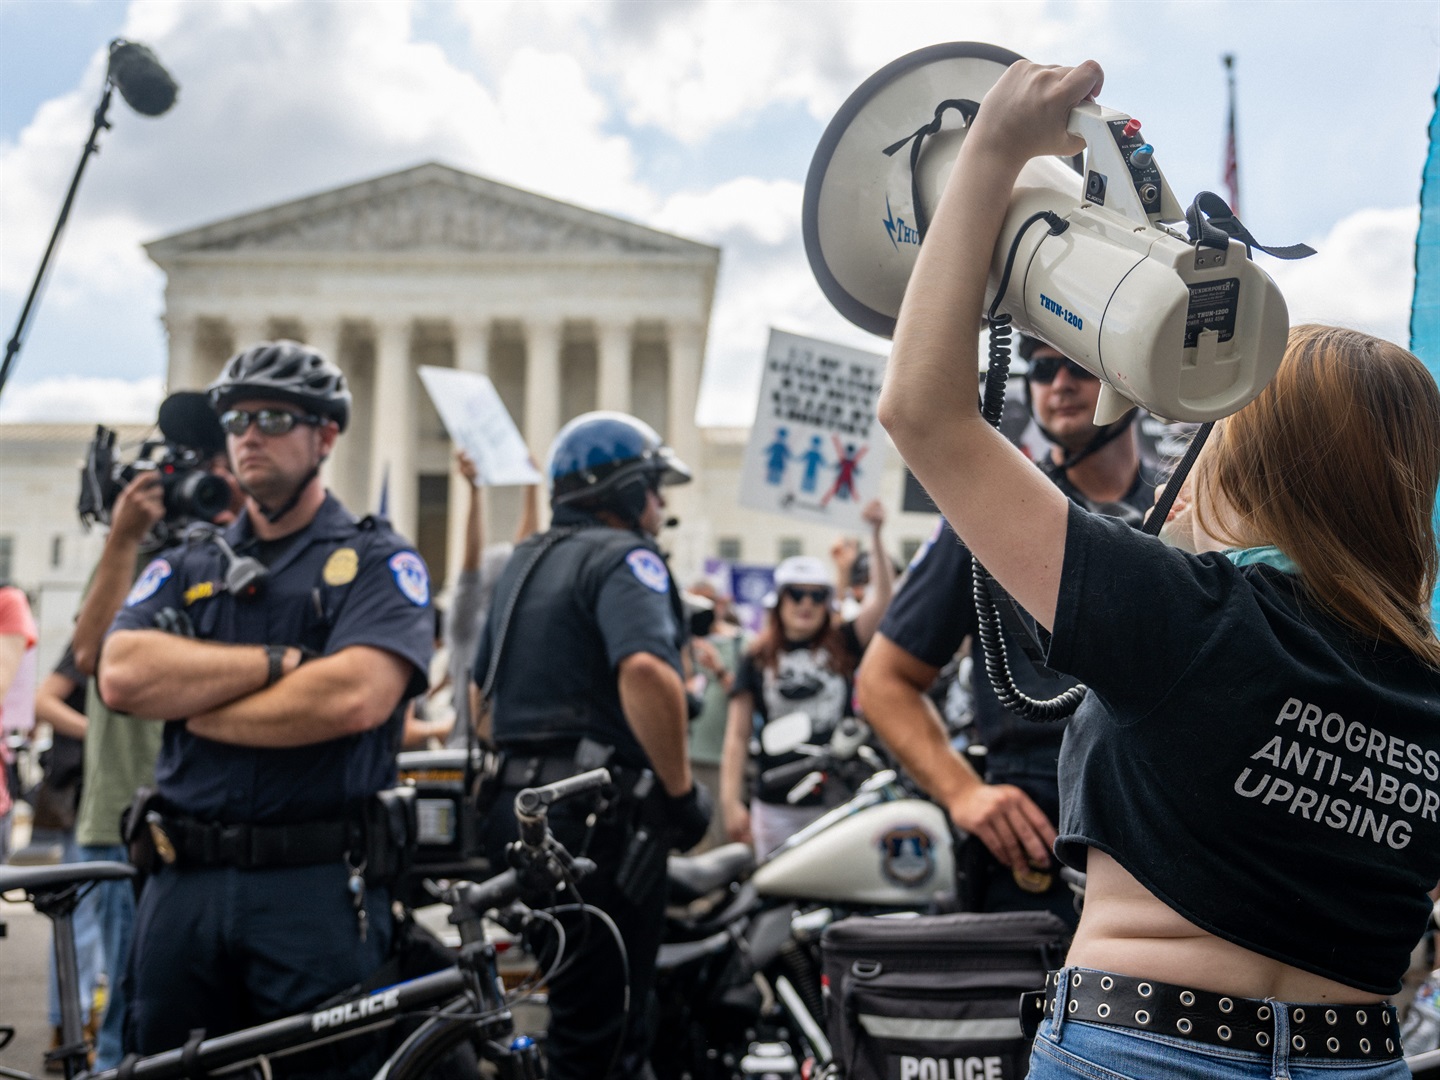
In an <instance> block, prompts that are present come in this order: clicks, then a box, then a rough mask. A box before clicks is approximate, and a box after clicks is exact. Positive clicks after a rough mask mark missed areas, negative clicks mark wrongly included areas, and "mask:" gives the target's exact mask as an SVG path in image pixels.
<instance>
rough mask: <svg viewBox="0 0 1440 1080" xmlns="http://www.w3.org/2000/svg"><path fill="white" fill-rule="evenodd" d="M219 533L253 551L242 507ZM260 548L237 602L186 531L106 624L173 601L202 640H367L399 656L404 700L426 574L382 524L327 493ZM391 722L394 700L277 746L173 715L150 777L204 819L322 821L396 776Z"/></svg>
mask: <svg viewBox="0 0 1440 1080" xmlns="http://www.w3.org/2000/svg"><path fill="white" fill-rule="evenodd" d="M224 536H225V539H226V540H227V542H228V543H229V544H230V546H231V547H232V548H233V549H234V550H235V551H236V552H237V553H238V554H241V555H244V554H247V553H250V552H252V549H254V548H255V547H256V546H257V545H256V544H255V541H254V537H253V533H252V531H251V528H250V518H249V511H248V510H247V511H245V512H244V513H242V514H241V515H240V517H239V519H238V520H237V521H236V522H235V523H234V524H233V525H231V526H230V527H229V528H228V529H227V530H225V532H224ZM287 541H288V542H287ZM272 547H273V549H274V552H275V554H274V559H273V562H272V564H271V565H270V567H269V570H270V573H269V576H268V578H266V580H265V581H264V583H263V585H262V586H261V591H260V593H259V595H258V596H256V597H255V598H253V599H244V598H237V597H236V596H233V595H231V594H230V593H229V592H227V591H226V589H225V586H224V581H225V570H226V567H227V560H226V558H225V556H224V555H223V554H222V552H221V550H220V548H219V546H218V545H216V544H214V543H210V542H208V541H206V540H204V539H202V538H200V537H198V536H191V537H189V538H188V539H187V542H186V543H185V544H184V545H183V546H181V547H177V548H172V549H170V550H169V551H166V552H163V553H162V554H161V555H160V556H159V557H157V558H155V559H154V560H152V561H151V562H150V564H149V565H148V566H146V567H145V569H144V570H143V571H142V572H141V574H140V577H139V578H137V579H136V582H135V585H134V587H133V588H132V590H131V592H130V595H129V597H128V598H127V599H126V601H125V604H124V606H122V607H121V609H120V611H119V613H118V614H117V615H116V617H115V622H114V624H113V625H112V627H111V629H112V631H113V630H144V629H150V628H152V627H153V626H154V620H155V616H156V614H157V613H158V612H160V611H162V610H163V609H165V608H172V609H174V610H176V611H183V612H184V613H185V614H187V615H188V616H189V617H190V620H191V622H192V623H193V624H194V627H195V636H196V637H197V638H200V639H202V640H207V641H217V642H225V643H230V644H256V645H287V646H289V645H298V646H303V647H305V648H308V649H311V650H313V651H314V652H315V653H317V654H319V655H322V656H328V655H332V654H334V653H337V652H339V651H340V650H342V649H344V648H347V647H348V646H351V645H368V646H371V647H373V648H377V649H384V650H385V651H386V652H389V653H392V654H393V655H395V656H398V657H400V658H401V659H402V660H405V661H406V662H407V663H408V664H409V665H410V668H411V673H410V683H409V685H408V687H407V688H406V690H405V693H404V695H403V697H402V699H401V701H402V703H403V702H404V701H407V700H409V699H410V698H411V697H414V696H415V695H417V694H421V693H423V692H424V691H425V688H426V685H427V675H426V672H427V671H428V669H429V663H430V656H431V652H432V651H433V648H434V644H433V637H434V616H433V614H432V613H431V611H430V584H429V577H428V574H427V571H426V568H425V563H424V562H423V561H422V560H421V559H420V557H419V556H418V555H417V554H416V553H415V552H414V551H413V550H412V549H411V548H410V547H409V545H408V544H407V543H406V542H405V541H404V540H403V539H402V538H401V537H400V536H399V535H398V534H396V533H395V532H394V531H392V530H391V528H390V526H389V525H388V524H387V523H386V522H384V521H380V520H375V519H366V521H365V522H363V523H362V522H357V521H356V520H355V518H354V517H353V516H352V515H351V514H350V513H349V512H348V511H347V510H346V509H345V508H344V507H343V506H341V505H340V503H339V502H337V501H336V500H335V499H334V497H333V496H330V495H328V494H327V495H326V498H325V502H324V503H323V504H322V505H321V507H320V510H319V512H318V513H317V514H316V516H315V519H314V520H313V521H312V522H311V523H310V524H309V525H308V526H306V527H305V528H304V529H302V530H300V532H298V533H296V534H294V535H293V536H292V537H287V538H285V539H284V540H282V541H279V542H277V543H276V544H274V545H272ZM402 722H403V708H400V707H397V709H396V712H395V714H394V715H393V716H392V717H391V718H390V720H389V721H387V722H386V723H385V724H382V725H381V726H380V727H378V728H375V729H372V730H371V731H367V732H363V733H361V734H357V735H348V736H344V737H342V738H338V739H332V740H329V741H328V742H322V743H316V744H313V745H310V746H300V747H293V748H283V749H272V748H255V747H243V746H232V745H229V744H226V743H220V742H214V741H211V740H209V739H203V738H199V737H197V736H194V735H191V734H190V733H189V732H188V731H186V730H185V725H184V723H183V721H176V722H171V723H167V724H166V725H165V737H164V742H163V744H162V747H161V751H160V758H159V761H158V762H157V763H156V770H155V776H156V786H157V789H158V790H159V792H160V794H161V796H162V797H163V798H164V799H165V801H166V803H167V804H168V806H169V808H170V810H171V811H172V812H175V813H180V814H185V815H188V816H191V817H194V818H198V819H200V820H204V821H224V822H247V823H250V824H284V823H291V822H300V821H311V820H318V819H324V818H332V817H334V816H335V815H336V814H337V813H340V812H342V811H344V810H346V809H347V808H349V807H352V806H353V805H354V804H356V803H358V802H359V801H361V800H363V799H364V798H365V797H367V796H369V795H371V794H373V793H375V792H376V791H380V790H383V789H384V788H386V787H388V786H389V785H391V784H392V783H393V782H394V779H395V749H396V746H397V745H398V743H399V727H400V724H401V723H402Z"/></svg>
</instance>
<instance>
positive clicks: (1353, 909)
mask: <svg viewBox="0 0 1440 1080" xmlns="http://www.w3.org/2000/svg"><path fill="white" fill-rule="evenodd" d="M1048 663H1049V664H1050V665H1051V666H1052V667H1054V668H1056V669H1058V670H1061V671H1064V672H1067V673H1068V674H1070V675H1073V676H1074V677H1076V678H1078V679H1081V680H1082V681H1084V682H1085V684H1086V685H1087V686H1089V688H1090V692H1089V694H1088V695H1087V696H1086V698H1085V701H1084V702H1083V703H1082V704H1081V706H1080V709H1079V711H1078V712H1077V713H1076V714H1075V717H1074V718H1073V719H1072V720H1071V722H1070V725H1069V728H1068V730H1067V731H1066V735H1065V743H1064V748H1063V750H1062V752H1061V757H1060V791H1061V817H1060V828H1059V839H1058V840H1057V842H1056V851H1057V853H1058V854H1059V856H1060V858H1061V859H1062V860H1063V861H1064V862H1066V863H1067V864H1068V865H1070V866H1073V867H1076V868H1079V869H1084V867H1085V859H1086V849H1087V847H1093V848H1097V849H1099V850H1101V851H1104V852H1107V853H1108V854H1110V855H1111V856H1113V857H1114V858H1115V859H1116V860H1117V861H1118V862H1119V863H1120V864H1121V865H1122V866H1124V867H1125V869H1126V870H1128V871H1129V872H1130V873H1131V874H1133V875H1134V876H1135V877H1136V878H1137V879H1138V880H1139V881H1140V882H1141V883H1142V884H1143V885H1144V886H1145V887H1146V888H1147V889H1149V890H1150V891H1151V892H1152V893H1153V894H1154V895H1155V896H1157V897H1158V898H1159V899H1160V900H1162V901H1164V902H1165V903H1166V904H1168V905H1169V906H1170V907H1172V908H1174V909H1175V910H1176V911H1177V912H1179V913H1180V914H1181V915H1182V916H1184V917H1185V918H1186V919H1188V920H1189V921H1191V922H1192V923H1195V924H1196V925H1198V926H1201V927H1203V928H1204V929H1206V930H1208V931H1210V932H1211V933H1214V934H1217V935H1219V936H1220V937H1222V938H1225V939H1226V940H1228V941H1233V942H1235V943H1236V944H1238V945H1241V946H1243V947H1244V948H1247V949H1250V950H1252V951H1254V952H1257V953H1260V954H1262V955H1265V956H1269V957H1273V958H1275V959H1277V960H1280V961H1282V962H1284V963H1287V964H1290V965H1293V966H1295V967H1298V968H1301V969H1303V970H1305V971H1310V972H1314V973H1316V974H1318V975H1322V976H1324V977H1326V978H1330V979H1335V980H1337V981H1339V982H1342V983H1345V984H1346V985H1348V986H1353V987H1356V988H1357V989H1361V990H1365V991H1369V992H1372V993H1377V994H1391V993H1394V992H1395V991H1397V990H1399V989H1400V981H1401V977H1402V975H1403V974H1404V972H1405V970H1406V968H1407V966H1408V964H1409V960H1410V952H1411V949H1412V948H1413V947H1414V945H1415V943H1416V942H1417V941H1418V940H1419V938H1420V936H1421V934H1422V932H1423V931H1424V929H1425V925H1426V920H1427V919H1428V917H1429V915H1430V911H1431V903H1430V900H1429V898H1428V897H1427V896H1426V895H1425V894H1426V890H1428V889H1430V888H1433V887H1434V885H1435V882H1436V881H1437V880H1440V823H1437V817H1440V673H1437V672H1436V671H1435V670H1434V669H1432V668H1429V667H1427V666H1426V665H1424V664H1422V663H1421V662H1419V661H1418V660H1417V659H1416V658H1415V657H1414V656H1412V655H1411V654H1410V653H1409V652H1407V651H1406V650H1404V649H1402V648H1400V647H1398V646H1394V645H1387V644H1382V643H1377V642H1375V641H1373V640H1361V639H1360V638H1359V637H1358V636H1357V635H1355V634H1354V633H1352V632H1351V631H1349V630H1348V629H1347V628H1345V627H1344V626H1342V625H1341V624H1339V623H1338V622H1336V621H1334V620H1333V619H1331V618H1330V617H1329V616H1327V615H1326V614H1325V613H1324V612H1323V611H1321V610H1320V609H1318V608H1316V607H1315V606H1314V605H1312V604H1311V603H1309V602H1308V601H1307V599H1306V597H1305V594H1304V589H1303V586H1302V585H1301V583H1300V580H1299V579H1298V578H1296V577H1294V576H1292V575H1289V574H1286V573H1283V572H1282V571H1280V570H1278V569H1275V568H1274V567H1272V566H1268V565H1255V566H1247V567H1243V568H1242V567H1238V566H1236V565H1235V564H1234V563H1233V562H1231V560H1230V559H1228V558H1227V557H1226V556H1225V555H1223V554H1219V553H1212V554H1207V555H1198V556H1197V555H1189V554H1186V553H1184V552H1180V551H1176V550H1175V549H1173V548H1170V547H1167V546H1165V545H1164V544H1162V543H1161V542H1160V541H1159V540H1156V539H1154V538H1152V537H1149V536H1144V535H1141V534H1140V533H1138V532H1136V531H1134V530H1133V529H1129V528H1127V527H1126V526H1124V525H1122V524H1120V523H1118V522H1115V521H1113V520H1109V519H1106V518H1103V517H1100V516H1097V515H1095V514H1089V513H1086V512H1085V511H1083V510H1081V509H1079V508H1078V507H1074V506H1072V507H1071V508H1070V519H1069V526H1068V530H1067V534H1066V540H1065V563H1064V569H1063V572H1062V577H1061V585H1060V596H1059V602H1058V606H1057V609H1056V615H1055V627H1054V636H1053V638H1052V641H1051V646H1050V651H1049V654H1048Z"/></svg>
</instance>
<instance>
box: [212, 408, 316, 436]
mask: <svg viewBox="0 0 1440 1080" xmlns="http://www.w3.org/2000/svg"><path fill="white" fill-rule="evenodd" d="M324 422H325V421H324V420H322V419H321V418H320V417H318V416H315V415H314V414H312V413H293V412H289V411H287V410H285V409H255V410H254V411H251V410H249V409H227V410H226V411H225V412H223V413H221V414H220V427H221V428H222V429H224V431H225V434H227V435H244V434H245V432H247V431H248V430H250V425H251V424H254V425H256V426H257V427H258V428H259V429H260V434H262V435H284V434H286V433H288V432H290V431H292V430H293V429H294V427H295V425H296V424H304V425H305V426H307V427H319V426H320V425H321V424H323V423H324Z"/></svg>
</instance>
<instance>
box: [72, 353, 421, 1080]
mask: <svg viewBox="0 0 1440 1080" xmlns="http://www.w3.org/2000/svg"><path fill="white" fill-rule="evenodd" d="M209 396H210V402H211V404H212V406H213V407H214V409H215V410H216V412H217V413H218V414H219V416H220V423H221V426H222V427H223V428H224V430H225V432H226V436H227V443H228V449H229V454H230V458H231V461H232V463H233V466H234V474H235V476H236V478H237V479H238V481H239V483H240V485H241V488H242V489H243V490H244V491H245V493H246V495H247V499H246V505H245V508H244V510H243V512H242V513H241V514H240V517H239V519H238V520H237V521H236V522H235V523H234V524H233V525H231V526H230V527H228V528H227V529H225V530H224V531H223V532H208V533H201V534H193V535H191V536H190V537H189V538H187V542H186V543H185V544H184V545H182V546H180V547H177V548H172V549H171V550H169V551H167V552H164V553H162V554H161V555H160V557H158V558H156V559H154V560H153V561H152V562H151V563H150V564H149V565H148V566H147V567H146V568H145V569H144V570H143V571H142V572H141V574H140V576H139V578H138V579H137V580H136V583H135V585H134V587H133V588H132V589H131V591H130V594H129V596H128V597H127V598H126V600H125V604H124V606H123V607H121V609H120V611H119V613H118V614H117V615H116V618H115V622H114V623H113V625H112V627H111V630H110V633H109V635H108V637H107V638H106V641H105V645H104V648H103V652H102V654H101V657H100V664H99V685H100V689H101V692H102V694H103V696H104V699H105V701H106V702H107V703H108V704H109V705H110V706H112V707H114V708H118V709H122V710H125V711H127V712H131V713H134V714H136V715H139V716H156V717H167V718H169V722H168V723H166V724H165V730H164V741H163V744H162V749H161V752H160V758H159V761H158V763H157V765H156V770H155V772H156V788H157V791H158V800H157V802H156V804H155V806H154V807H153V808H151V809H150V810H149V814H148V820H149V822H150V823H151V835H152V838H153V840H154V843H155V848H156V850H157V853H158V871H157V872H156V873H155V875H154V876H153V877H152V878H151V879H150V881H149V882H148V884H147V885H146V886H145V889H144V892H143V894H142V896H141V900H140V906H139V910H138V913H137V916H136V927H135V938H134V946H133V951H132V954H131V957H132V959H131V970H130V975H131V978H132V994H131V996H130V1007H131V1013H130V1024H129V1027H128V1029H127V1030H128V1032H129V1034H130V1038H129V1039H127V1044H128V1045H129V1046H130V1047H131V1048H133V1049H134V1050H136V1051H138V1052H140V1053H147V1054H148V1053H153V1052H156V1051H160V1050H165V1049H168V1048H171V1047H175V1046H179V1045H181V1044H184V1043H186V1042H187V1038H188V1037H189V1036H190V1034H191V1032H192V1031H194V1030H196V1029H204V1030H205V1032H206V1033H207V1034H208V1035H210V1036H214V1035H219V1034H223V1033H225V1032H228V1031H232V1030H236V1029H239V1028H242V1027H245V1026H249V1025H253V1024H256V1023H260V1022H263V1021H266V1020H269V1019H273V1018H276V1017H280V1016H284V1015H287V1014H290V1013H293V1012H296V1011H298V1010H300V1009H303V1008H307V1007H309V1006H311V1005H314V1004H316V1003H317V1002H319V1001H322V1000H324V999H325V998H327V997H329V996H331V995H333V994H335V993H336V992H338V991H340V990H342V989H344V988H346V987H349V986H351V985H353V984H354V983H356V982H359V981H360V980H361V979H362V978H363V977H364V976H365V975H367V974H368V973H369V972H370V971H371V970H373V969H374V968H376V967H378V966H379V964H380V963H381V962H382V961H383V959H384V958H385V957H386V955H387V952H388V949H389V945H390V937H391V926H390V916H389V897H388V892H387V889H386V887H385V881H384V880H383V875H384V866H383V864H385V863H393V861H394V857H395V855H396V844H397V842H398V841H401V840H403V836H400V835H396V834H395V833H393V832H392V831H391V830H390V829H389V828H388V827H387V825H386V823H384V822H381V821H380V820H379V815H378V813H377V812H376V803H377V799H376V798H375V796H376V793H377V792H379V791H381V790H382V789H386V788H388V787H390V786H391V784H392V782H393V780H394V777H395V765H394V761H395V747H396V744H397V740H398V737H399V731H400V724H401V718H402V715H403V709H402V706H403V703H404V702H405V701H407V700H408V699H409V698H411V697H413V696H415V695H416V694H418V693H421V692H423V691H424V689H425V685H426V677H425V672H426V670H427V667H428V664H429V659H430V652H431V648H432V645H431V632H432V627H433V616H432V613H431V611H430V590H429V581H428V577H427V573H426V569H425V564H424V563H423V562H422V561H421V559H420V558H419V556H418V555H416V554H415V552H414V551H413V550H411V549H410V547H409V545H408V544H407V543H406V542H405V541H404V540H403V539H401V538H400V537H399V536H397V535H396V534H395V533H394V532H392V531H391V529H390V527H389V525H388V524H386V523H385V522H384V521H381V520H377V519H373V518H367V519H366V520H364V521H356V519H355V518H354V517H353V516H352V515H351V514H350V513H349V512H348V511H346V510H345V508H344V507H343V506H341V505H340V503H339V502H337V501H336V500H335V498H334V497H333V496H331V495H329V494H328V493H327V492H326V490H325V488H324V486H323V485H322V483H321V481H320V478H319V473H320V467H321V464H322V463H323V462H324V461H325V459H326V457H328V455H329V454H330V451H331V450H332V449H333V447H334V445H335V440H336V439H337V437H338V436H339V435H340V433H341V432H342V431H343V430H344V429H345V425H346V422H347V421H348V420H349V417H350V392H349V390H348V389H347V387H346V384H345V376H344V375H343V374H341V372H340V370H339V369H338V368H337V367H336V366H335V365H334V364H332V363H331V362H330V361H329V360H327V359H325V358H324V357H323V356H321V355H320V354H319V353H317V352H316V351H314V350H313V349H310V348H308V347H307V346H304V345H300V344H297V343H295V342H291V341H277V342H265V343H262V344H259V345H256V346H254V347H252V348H249V349H246V350H245V351H243V352H241V353H239V354H238V355H236V356H234V357H233V358H231V359H230V360H229V361H228V362H227V364H226V365H225V368H224V370H223V372H222V373H221V375H220V377H219V378H218V379H217V380H216V381H215V382H214V383H213V384H212V385H211V386H210V388H209ZM132 809H135V808H132ZM135 824H137V823H136V822H134V821H133V820H132V827H133V826H134V825H135ZM138 824H139V825H140V828H141V829H142V830H143V829H144V828H145V825H144V823H143V821H142V822H140V823H138ZM297 1061H298V1059H297ZM374 1066H375V1062H374V1060H373V1059H371V1060H367V1059H366V1057H365V1055H363V1054H357V1053H354V1047H353V1045H352V1046H350V1047H348V1048H347V1049H346V1050H345V1051H344V1053H343V1054H337V1055H336V1056H335V1057H334V1058H333V1059H322V1060H316V1059H315V1058H313V1057H312V1058H311V1059H310V1060H309V1061H307V1062H300V1063H296V1064H289V1065H286V1064H282V1063H278V1062H277V1064H276V1069H277V1071H283V1072H284V1074H285V1075H291V1076H294V1075H325V1076H343V1075H357V1076H358V1075H367V1076H368V1075H369V1074H370V1072H371V1071H373V1068H374Z"/></svg>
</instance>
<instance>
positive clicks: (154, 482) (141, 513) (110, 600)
mask: <svg viewBox="0 0 1440 1080" xmlns="http://www.w3.org/2000/svg"><path fill="white" fill-rule="evenodd" d="M164 516H165V495H164V489H163V488H162V487H161V486H160V477H159V476H157V475H156V474H155V473H153V472H146V473H141V474H140V475H139V476H137V477H136V478H135V479H134V480H132V481H130V483H129V484H127V485H126V486H125V489H124V490H123V491H121V492H120V494H119V496H118V497H117V498H116V500H115V506H114V509H113V510H112V511H111V514H110V532H109V534H108V535H107V536H106V537H105V547H104V548H103V549H102V550H101V552H100V561H99V562H98V563H96V564H95V573H94V575H93V576H92V577H91V579H90V589H89V591H87V592H86V593H85V599H84V600H83V601H82V602H81V604H80V611H79V614H77V615H76V616H75V630H74V633H73V634H72V635H71V638H70V647H71V648H72V649H73V650H74V652H75V667H76V668H78V669H79V670H80V672H81V673H82V674H84V675H94V674H95V666H96V664H97V662H98V661H99V659H100V645H101V643H102V642H103V641H104V640H105V631H107V630H109V629H110V623H111V622H112V621H113V620H114V618H115V613H116V612H117V611H119V610H120V605H121V604H122V603H124V601H125V594H126V593H127V592H129V591H130V583H131V582H132V581H133V580H134V579H135V562H136V560H137V559H138V558H139V556H140V544H141V542H142V541H143V540H144V539H145V535H146V534H147V533H148V532H149V531H150V529H151V527H152V526H154V524H155V523H156V522H157V521H159V520H160V519H161V518H162V517H164Z"/></svg>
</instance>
